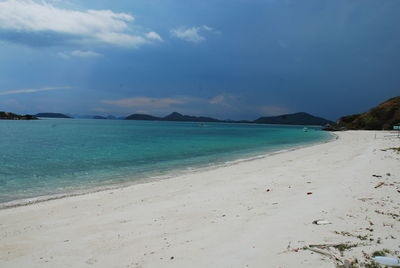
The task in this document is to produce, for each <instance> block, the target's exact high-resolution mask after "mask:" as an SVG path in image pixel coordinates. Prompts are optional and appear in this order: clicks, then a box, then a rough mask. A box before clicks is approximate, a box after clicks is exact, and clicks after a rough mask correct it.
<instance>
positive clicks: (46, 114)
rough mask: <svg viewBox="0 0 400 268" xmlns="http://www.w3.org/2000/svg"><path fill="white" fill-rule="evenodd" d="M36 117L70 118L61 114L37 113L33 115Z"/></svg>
mask: <svg viewBox="0 0 400 268" xmlns="http://www.w3.org/2000/svg"><path fill="white" fill-rule="evenodd" d="M35 116H36V117H46V118H72V117H70V116H68V115H65V114H61V113H38V114H35Z"/></svg>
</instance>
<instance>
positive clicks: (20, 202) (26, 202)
mask: <svg viewBox="0 0 400 268" xmlns="http://www.w3.org/2000/svg"><path fill="white" fill-rule="evenodd" d="M63 119H65V118H63ZM329 134H330V135H331V136H332V137H330V138H328V139H327V140H324V141H318V142H314V143H310V144H303V145H296V146H293V147H289V148H286V149H281V150H278V151H271V152H269V153H265V152H264V153H261V152H260V154H258V153H257V154H256V155H254V156H251V157H247V158H238V159H236V160H230V161H226V162H222V163H219V164H212V165H205V166H200V167H195V168H189V169H178V168H176V169H173V170H169V171H167V174H165V175H161V176H150V177H143V178H138V179H134V180H131V181H125V182H120V183H114V184H107V185H103V186H95V187H89V188H87V189H81V190H71V191H67V192H64V193H56V194H48V195H40V196H36V197H31V198H22V199H16V200H12V201H7V202H0V210H3V209H10V208H16V207H22V206H30V205H33V204H37V203H42V202H48V201H52V200H58V199H64V198H70V197H75V196H82V195H87V194H95V193H98V192H103V191H112V190H116V189H120V188H126V187H131V186H134V185H137V184H146V183H152V182H156V181H160V180H168V179H171V178H174V177H179V176H185V175H190V174H192V173H198V172H205V171H208V170H214V169H218V168H222V167H228V166H231V165H237V164H240V163H243V162H248V161H254V160H258V159H263V158H266V157H269V156H272V155H276V154H281V153H286V152H291V151H294V150H299V149H302V148H307V147H311V146H316V145H319V144H324V143H328V142H334V141H335V140H337V139H338V138H339V137H338V135H336V134H335V133H332V132H329Z"/></svg>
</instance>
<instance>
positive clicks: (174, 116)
mask: <svg viewBox="0 0 400 268" xmlns="http://www.w3.org/2000/svg"><path fill="white" fill-rule="evenodd" d="M125 119H126V120H147V121H175V122H223V121H221V120H218V119H215V118H211V117H204V116H190V115H182V114H180V113H177V112H173V113H171V114H169V115H167V116H165V117H157V116H152V115H148V114H132V115H130V116H128V117H126V118H125Z"/></svg>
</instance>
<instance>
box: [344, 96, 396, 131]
mask: <svg viewBox="0 0 400 268" xmlns="http://www.w3.org/2000/svg"><path fill="white" fill-rule="evenodd" d="M399 123H400V96H398V97H394V98H391V99H389V100H387V101H385V102H383V103H381V104H379V105H378V106H376V107H374V108H372V109H371V110H369V111H368V112H365V113H362V114H353V115H349V116H343V117H341V118H340V119H339V121H338V126H339V127H345V128H347V129H366V130H380V129H392V128H393V125H395V124H399Z"/></svg>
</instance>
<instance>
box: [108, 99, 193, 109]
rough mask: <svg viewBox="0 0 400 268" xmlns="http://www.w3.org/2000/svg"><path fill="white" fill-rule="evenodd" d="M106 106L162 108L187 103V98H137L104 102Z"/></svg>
mask: <svg viewBox="0 0 400 268" xmlns="http://www.w3.org/2000/svg"><path fill="white" fill-rule="evenodd" d="M102 102H103V103H105V104H110V105H115V106H118V107H124V108H129V107H148V108H162V107H169V106H172V105H175V104H184V103H186V100H185V98H149V97H136V98H127V99H119V100H103V101H102Z"/></svg>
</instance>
